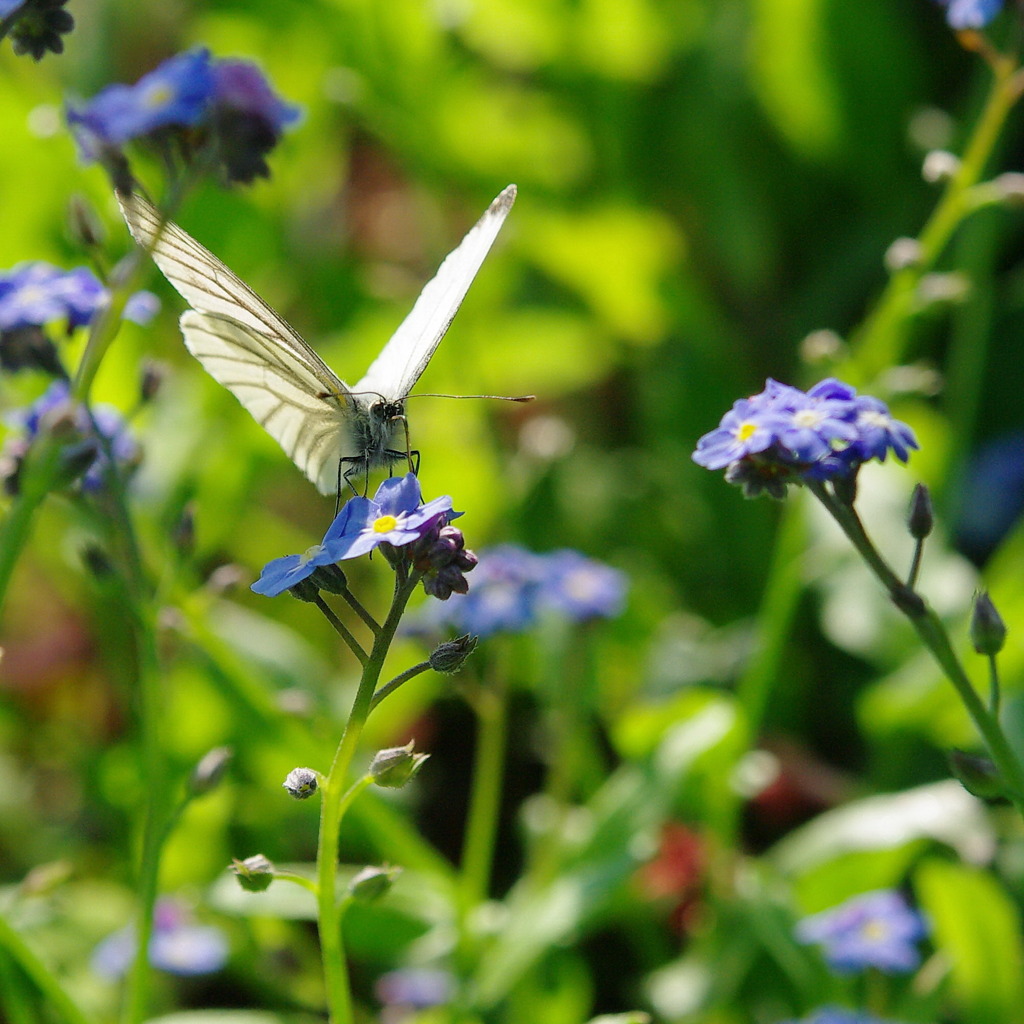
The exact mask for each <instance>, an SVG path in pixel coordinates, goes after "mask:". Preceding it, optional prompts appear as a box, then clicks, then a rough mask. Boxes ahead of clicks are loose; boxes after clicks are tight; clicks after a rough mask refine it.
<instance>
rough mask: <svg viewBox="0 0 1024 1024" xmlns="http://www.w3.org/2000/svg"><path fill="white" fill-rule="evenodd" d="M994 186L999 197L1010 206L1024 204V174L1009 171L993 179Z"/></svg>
mask: <svg viewBox="0 0 1024 1024" xmlns="http://www.w3.org/2000/svg"><path fill="white" fill-rule="evenodd" d="M992 187H993V189H995V192H996V194H997V196H998V197H999V199H1000V200H1001V201H1002V202H1004V203H1006V204H1007V205H1009V206H1021V205H1024V174H1021V173H1020V172H1019V171H1007V172H1006V173H1005V174H1000V175H999V176H998V177H995V178H993V179H992Z"/></svg>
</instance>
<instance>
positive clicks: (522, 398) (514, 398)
mask: <svg viewBox="0 0 1024 1024" xmlns="http://www.w3.org/2000/svg"><path fill="white" fill-rule="evenodd" d="M536 397H537V396H536V395H440V394H435V393H433V392H430V391H419V392H417V393H416V394H415V395H408V396H407V397H406V401H408V400H409V399H410V398H493V399H494V400H495V401H496V402H532V401H534V399H536Z"/></svg>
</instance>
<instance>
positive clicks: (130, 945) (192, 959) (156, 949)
mask: <svg viewBox="0 0 1024 1024" xmlns="http://www.w3.org/2000/svg"><path fill="white" fill-rule="evenodd" d="M227 958H228V944H227V939H226V938H225V937H224V933H223V932H222V931H221V930H220V929H219V928H215V927H213V926H212V925H198V924H195V923H194V922H193V920H192V919H191V916H190V915H189V914H188V913H187V911H185V910H184V909H183V908H182V907H181V906H180V904H178V903H175V902H174V901H173V900H160V902H159V903H158V904H157V907H156V912H155V914H154V917H153V937H152V939H151V940H150V943H149V962H150V963H151V964H152V965H153V966H154V967H156V968H158V969H159V970H162V971H167V972H168V973H169V974H179V975H186V976H191V975H198V974H211V973H213V972H214V971H219V970H220V969H221V967H223V966H224V964H225V963H226V962H227ZM134 959H135V928H134V927H133V926H132V925H129V926H128V927H126V928H122V929H121V930H120V931H117V932H114V933H113V934H112V935H108V936H107V937H106V938H105V939H104V940H103V941H102V942H101V943H100V944H99V945H98V946H97V947H96V949H95V951H94V952H93V956H92V968H93V970H94V971H95V972H96V973H97V974H101V975H103V976H104V977H107V978H120V977H122V976H123V975H125V974H126V973H127V972H128V970H129V968H130V967H131V965H132V962H133V961H134Z"/></svg>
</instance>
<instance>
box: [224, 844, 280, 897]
mask: <svg viewBox="0 0 1024 1024" xmlns="http://www.w3.org/2000/svg"><path fill="white" fill-rule="evenodd" d="M231 870H232V871H234V873H235V874H236V875H237V876H238V884H239V885H240V886H241V887H242V888H243V889H245V891H246V892H265V891H266V890H267V889H269V888H270V883H271V882H272V881H273V880H274V870H275V868H274V865H273V864H272V863H271V862H270V861H269V860H267V858H266V857H264V856H263V854H262V853H257V854H254V855H253V856H252V857H246V858H245V860H232V862H231Z"/></svg>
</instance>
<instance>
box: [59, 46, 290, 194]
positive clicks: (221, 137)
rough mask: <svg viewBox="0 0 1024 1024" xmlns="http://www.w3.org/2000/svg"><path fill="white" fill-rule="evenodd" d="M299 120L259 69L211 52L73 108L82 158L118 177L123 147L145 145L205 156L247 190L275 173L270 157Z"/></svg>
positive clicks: (182, 58) (170, 63) (187, 56)
mask: <svg viewBox="0 0 1024 1024" xmlns="http://www.w3.org/2000/svg"><path fill="white" fill-rule="evenodd" d="M298 117H299V109H298V108H297V107H294V106H292V105H291V104H288V103H285V102H284V101H283V100H282V99H280V98H279V97H278V96H277V95H276V94H275V93H274V91H273V89H272V88H271V87H270V85H269V84H268V82H267V80H266V79H265V78H264V76H263V73H262V72H261V71H260V70H259V68H258V67H256V65H255V64H252V63H249V62H248V61H242V60H213V59H212V58H211V56H210V51H209V50H206V49H196V50H189V51H187V52H186V53H180V54H178V55H177V56H175V57H171V58H170V59H168V60H166V61H164V62H163V64H161V65H160V66H159V67H157V68H156V69H155V70H153V71H151V72H150V73H149V74H147V75H143V77H142V78H140V79H139V80H138V82H136V83H135V84H134V85H111V86H108V87H107V88H106V89H104V90H103V91H102V92H100V93H99V94H98V95H96V96H95V97H93V99H92V100H90V101H89V102H88V103H86V104H83V105H82V106H79V107H71V106H69V108H68V123H69V124H70V125H71V129H72V131H73V132H74V135H75V139H76V141H77V143H78V149H79V153H80V154H81V156H82V158H83V159H84V160H86V161H90V162H91V161H97V160H98V161H101V162H102V163H104V164H105V165H106V166H107V167H108V168H109V169H111V170H112V171H113V172H114V173H115V174H116V175H123V156H122V154H121V149H122V147H123V146H124V145H125V143H127V142H131V141H133V140H142V141H148V142H152V143H154V144H158V145H160V146H161V147H162V149H163V150H164V151H165V152H166V151H167V150H168V149H169V148H170V149H174V148H176V149H177V150H178V151H179V153H180V154H181V155H182V156H184V157H185V158H186V159H188V158H191V157H194V156H196V155H197V154H198V153H199V151H200V150H201V149H202V150H204V155H205V156H206V158H207V159H209V160H210V161H211V162H212V163H213V164H215V165H216V166H218V167H219V168H220V169H221V170H222V171H223V173H224V175H225V177H226V178H227V180H228V181H240V182H246V183H248V182H251V181H252V180H253V179H254V178H257V177H267V176H268V175H269V174H270V168H269V167H268V166H267V163H266V160H265V157H266V155H267V153H269V152H270V150H271V149H273V147H274V146H275V145H276V144H277V141H278V140H279V139H280V137H281V134H282V133H283V131H284V129H285V127H286V126H288V125H290V124H292V123H294V122H295V121H296V120H297V119H298ZM118 180H119V181H120V180H121V179H120V177H119V178H118Z"/></svg>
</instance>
